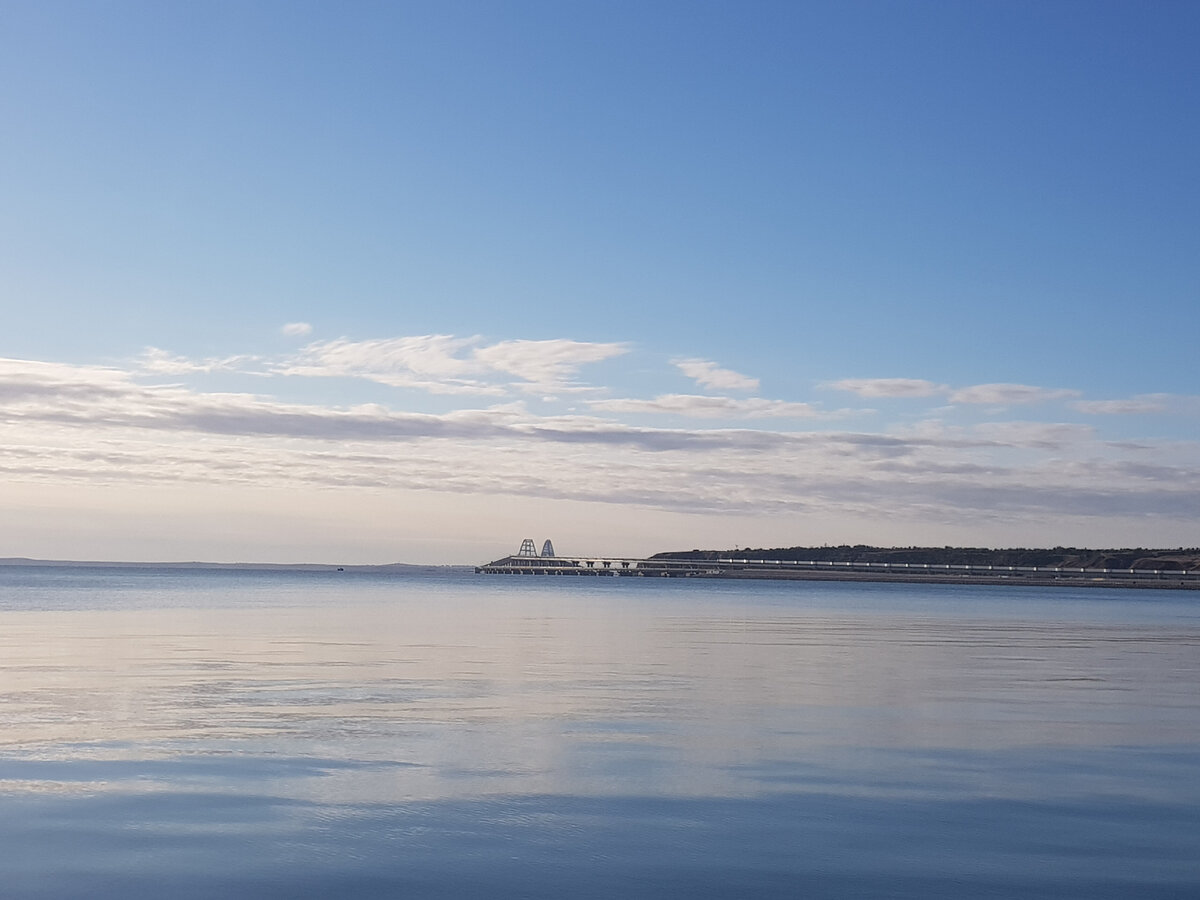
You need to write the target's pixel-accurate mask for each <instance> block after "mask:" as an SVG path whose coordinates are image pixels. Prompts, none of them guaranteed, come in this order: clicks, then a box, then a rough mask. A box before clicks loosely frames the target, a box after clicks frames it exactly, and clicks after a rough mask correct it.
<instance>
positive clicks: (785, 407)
mask: <svg viewBox="0 0 1200 900" xmlns="http://www.w3.org/2000/svg"><path fill="white" fill-rule="evenodd" d="M588 405H589V406H590V407H591V408H592V409H595V410H600V411H602V412H611V413H636V414H642V413H649V414H666V415H675V416H689V417H692V418H700V419H718V418H746V419H759V418H769V417H778V418H783V417H793V418H805V419H811V418H814V417H816V416H819V415H821V414H822V413H821V412H820V411H819V410H817V409H816V408H814V407H813V406H812V405H811V404H809V403H788V402H785V401H783V400H763V399H760V398H758V397H751V398H746V399H735V398H732V397H705V396H700V395H696V394H662V395H660V396H658V397H655V398H654V399H653V400H637V399H632V398H630V399H616V400H593V401H590V402H589V404H588Z"/></svg>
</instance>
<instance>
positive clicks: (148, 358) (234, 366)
mask: <svg viewBox="0 0 1200 900" xmlns="http://www.w3.org/2000/svg"><path fill="white" fill-rule="evenodd" d="M255 359H256V357H253V356H227V357H225V358H223V359H217V358H213V357H210V358H208V359H202V360H194V359H187V358H186V357H183V356H175V355H173V354H171V353H168V352H167V351H166V350H160V349H159V348H157V347H147V348H146V349H145V350H144V351H143V352H142V355H141V357H139V359H138V365H139V367H140V368H141V370H142V371H143V372H149V373H151V374H154V375H189V374H196V373H202V372H234V371H237V370H239V369H242V368H244V367H245V365H246V364H247V363H250V362H253V361H255Z"/></svg>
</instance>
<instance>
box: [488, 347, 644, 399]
mask: <svg viewBox="0 0 1200 900" xmlns="http://www.w3.org/2000/svg"><path fill="white" fill-rule="evenodd" d="M627 352H629V347H628V345H626V344H596V343H589V342H586V341H571V340H548V341H501V342H500V343H498V344H491V345H489V346H484V347H477V348H476V349H475V351H474V353H473V354H472V356H473V358H474V360H475V361H476V362H477V363H479V364H481V365H482V366H483V367H484V368H486V369H490V370H493V371H497V372H505V373H508V374H510V375H515V376H517V377H518V378H520V379H523V380H524V381H526V382H528V384H529V385H530V386H533V387H536V388H538V389H546V390H561V389H563V388H570V387H574V386H575V385H574V384H573V383H572V382H573V379H574V376H575V373H576V372H578V371H579V369H580V368H582V367H583V366H585V365H587V364H589V363H597V362H602V361H604V360H606V359H611V358H612V357H614V356H621V355H622V354H624V353H627Z"/></svg>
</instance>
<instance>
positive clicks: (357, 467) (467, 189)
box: [0, 0, 1200, 564]
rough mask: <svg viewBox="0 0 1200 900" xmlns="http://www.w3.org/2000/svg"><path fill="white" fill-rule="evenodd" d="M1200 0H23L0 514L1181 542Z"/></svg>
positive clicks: (355, 538) (183, 532)
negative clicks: (1145, 0) (1141, 0)
mask: <svg viewBox="0 0 1200 900" xmlns="http://www.w3.org/2000/svg"><path fill="white" fill-rule="evenodd" d="M1197 46H1200V5H1197V4H1195V3H1192V2H1187V0H1178V2H1175V0H1160V2H1156V3H1152V4H1135V3H1128V2H1120V3H1112V2H1104V0H1094V2H1083V0H1078V2H1075V0H1071V2H1065V0H1036V2H1021V0H1004V2H997V0H973V2H970V3H962V2H937V0H911V2H883V0H869V2H864V0H836V2H833V0H829V2H817V0H813V2H805V3H799V2H794V0H792V2H779V3H777V2H767V0H762V2H706V0H688V2H674V0H660V2H643V0H637V2H627V0H604V2H593V0H573V2H570V3H563V2H558V0H553V2H551V0H547V2H525V0H512V2H483V0H476V2H456V0H444V2H443V0H439V2H436V3H435V2H419V3H414V2H366V0H362V2H352V3H345V4H333V3H310V2H302V0H288V2H254V0H237V2H228V3H227V2H221V0H205V2H199V0H195V2H181V3H161V2H147V3H136V2H126V0H113V2H106V3H102V4H98V3H90V2H59V0H37V2H28V0H17V2H14V0H0V326H2V327H0V557H6V556H8V557H23V556H28V557H37V558H48V559H126V560H146V561H160V560H172V561H181V560H208V561H225V562H327V563H345V564H363V563H387V562H410V563H439V564H440V563H464V564H470V563H482V562H485V561H487V560H490V559H494V558H497V557H499V556H503V555H506V554H508V553H512V552H515V551H516V550H517V548H518V546H519V545H520V542H521V540H522V539H523V538H526V537H529V538H533V539H534V540H535V541H536V543H537V545H538V546H539V547H540V546H541V544H542V541H543V540H544V539H546V538H551V539H552V540H553V541H554V544H555V546H556V548H557V549H558V551H559V553H561V554H569V555H627V556H642V555H649V554H651V553H655V552H658V551H662V550H676V549H691V548H693V547H705V548H714V549H718V548H719V549H727V548H733V547H741V548H746V547H778V546H795V545H818V546H819V545H823V544H843V543H850V544H857V543H864V544H876V545H883V546H911V545H921V546H927V545H935V546H941V545H959V546H962V545H965V546H1000V547H1020V546H1024V547H1031V546H1051V547H1052V546H1059V545H1063V546H1090V547H1100V546H1105V547H1137V546H1145V547H1180V546H1185V547H1194V546H1196V545H1198V544H1200V378H1198V370H1200V365H1198V362H1197V361H1198V359H1200V343H1198V341H1200V165H1198V164H1197V160H1200V54H1198V53H1197V52H1196V47H1197Z"/></svg>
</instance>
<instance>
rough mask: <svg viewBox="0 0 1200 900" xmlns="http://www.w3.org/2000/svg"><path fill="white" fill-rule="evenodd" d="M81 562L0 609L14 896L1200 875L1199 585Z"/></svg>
mask: <svg viewBox="0 0 1200 900" xmlns="http://www.w3.org/2000/svg"><path fill="white" fill-rule="evenodd" d="M189 579H190V580H189ZM564 581H565V580H564ZM601 582H603V583H601ZM73 584H74V585H75V586H74V587H69V586H66V583H65V582H63V583H60V586H59V592H60V596H58V597H57V599H55V600H54V601H53V602H52V603H46V604H43V607H44V608H39V607H38V604H37V603H35V602H32V601H31V599H30V598H31V597H36V596H41V595H37V594H30V593H27V592H25V591H24V588H22V590H21V591H20V592H18V593H20V599H18V600H16V601H14V602H12V603H9V604H8V605H7V606H6V608H5V609H4V610H0V672H2V674H3V680H2V681H0V703H2V704H3V708H4V710H5V714H6V728H5V730H4V732H3V734H2V735H0V740H2V741H3V742H4V743H3V746H2V747H0V795H2V796H3V797H4V801H5V802H4V803H3V804H0V844H2V845H3V846H4V847H5V850H6V853H5V857H4V859H2V860H0V877H2V878H3V883H4V884H5V885H6V889H8V890H11V891H14V892H15V894H14V895H15V896H21V897H60V896H67V895H70V893H71V889H70V885H69V884H68V883H67V881H68V880H69V879H70V877H71V876H70V874H69V873H71V872H75V873H80V872H83V873H88V884H89V892H90V896H93V897H101V898H110V897H111V898H116V897H124V896H129V895H132V894H136V893H139V892H140V893H144V890H141V887H143V886H144V885H145V884H147V883H150V882H153V883H154V884H155V890H157V891H162V892H166V893H169V894H170V895H171V896H173V897H212V896H258V895H261V893H262V892H263V891H264V890H265V889H266V887H267V886H269V888H270V890H271V891H274V892H275V893H277V894H285V895H287V896H296V897H305V896H311V897H315V896H328V895H330V893H331V892H333V893H340V894H345V893H346V892H348V891H349V892H352V893H354V894H355V896H380V897H384V896H396V895H397V892H402V893H403V894H404V896H416V897H426V896H428V897H433V896H449V895H458V896H465V895H469V894H471V893H472V892H474V893H475V894H480V895H482V894H486V895H487V896H489V897H504V896H512V897H516V896H521V897H552V896H566V895H570V896H573V897H578V896H583V897H586V896H595V897H600V896H614V895H622V896H633V897H638V896H657V895H658V894H657V893H655V891H654V890H652V887H653V885H656V884H657V885H661V884H663V883H670V884H672V885H673V888H678V887H680V886H681V885H682V886H683V887H684V888H686V887H687V886H688V885H691V888H690V890H691V892H692V893H693V894H694V895H696V896H706V895H707V896H744V895H747V894H753V893H755V892H756V891H757V892H759V893H761V892H763V891H765V892H766V893H768V894H770V893H772V892H775V893H776V894H777V895H778V894H779V892H780V890H781V889H782V888H781V885H784V884H786V885H787V890H788V891H791V890H792V889H793V888H794V887H795V885H796V884H799V883H803V884H804V885H806V886H807V888H808V889H809V890H810V892H815V893H816V895H822V891H824V894H823V895H825V896H847V895H856V894H857V895H863V896H877V895H881V894H887V895H890V896H911V897H918V896H919V897H923V898H927V897H947V898H948V897H957V896H961V895H962V890H963V885H964V883H969V884H970V886H971V887H972V888H973V889H976V888H977V889H978V890H977V891H975V892H976V893H978V892H986V891H987V890H991V891H993V892H996V893H998V895H1004V896H1017V895H1021V896H1034V895H1037V896H1051V895H1053V896H1056V897H1057V896H1067V897H1071V896H1073V897H1080V898H1082V897H1088V898H1089V900H1090V898H1092V897H1095V896H1102V895H1104V890H1105V886H1106V885H1111V884H1112V883H1115V881H1119V880H1120V879H1125V880H1126V881H1127V882H1129V883H1134V882H1136V884H1137V886H1138V887H1139V889H1144V888H1146V887H1147V886H1150V887H1154V886H1156V885H1157V886H1164V885H1165V886H1166V887H1164V890H1174V889H1176V888H1178V887H1179V886H1180V885H1183V886H1185V887H1187V886H1189V885H1190V886H1194V885H1195V884H1197V883H1200V872H1198V871H1197V868H1196V864H1195V862H1194V860H1193V858H1192V857H1193V854H1192V852H1191V851H1192V848H1191V847H1190V845H1189V842H1188V837H1187V836H1188V835H1189V834H1194V833H1195V830H1196V827H1197V826H1198V825H1200V821H1198V820H1197V813H1196V812H1195V810H1197V809H1200V777H1198V775H1200V753H1198V752H1197V751H1196V750H1195V749H1194V744H1193V743H1192V740H1191V736H1192V735H1194V733H1195V731H1194V729H1195V727H1196V725H1197V722H1198V721H1200V698H1197V697H1196V696H1195V695H1194V691H1193V690H1192V686H1193V685H1194V684H1195V683H1196V675H1197V671H1196V670H1197V665H1198V662H1197V655H1196V652H1195V651H1196V647H1197V646H1198V645H1200V627H1198V626H1197V622H1196V614H1195V611H1194V609H1193V608H1192V606H1191V605H1189V603H1188V601H1187V598H1186V597H1184V598H1183V599H1182V600H1181V599H1180V597H1179V595H1177V594H1160V593H1141V592H1137V595H1136V597H1133V596H1131V595H1132V594H1133V593H1134V592H1128V593H1126V594H1119V593H1118V592H1114V591H1107V592H1094V591H1093V592H1088V591H1071V590H1064V591H1061V592H1058V593H1054V594H1053V595H1051V596H1047V595H1045V594H1044V593H1043V592H1040V591H1034V592H1024V593H1022V592H1021V590H1020V589H1010V590H997V589H987V588H980V589H977V590H974V589H965V590H964V589H960V588H952V587H946V586H935V587H933V588H919V589H918V588H910V587H904V586H878V585H850V584H796V583H780V584H773V585H770V584H744V583H743V584H735V583H720V582H713V583H708V582H706V583H691V584H685V583H682V582H679V583H675V582H661V583H660V582H657V581H656V582H654V583H650V582H647V581H644V580H637V581H635V580H631V581H630V582H629V583H626V582H623V581H618V580H609V579H602V580H600V581H597V580H595V579H590V580H589V579H581V580H571V581H570V583H567V584H564V583H562V582H561V581H559V580H557V579H554V580H550V579H529V580H526V579H520V580H516V579H498V580H488V579H482V578H469V577H468V578H463V579H454V578H442V579H421V578H401V579H390V580H389V579H362V580H358V581H353V582H351V581H346V580H340V581H333V580H324V581H322V580H320V579H309V580H307V581H306V580H304V579H297V578H295V577H294V576H280V575H267V574H263V575H253V576H239V578H236V579H232V580H231V579H230V578H229V577H228V575H218V574H211V573H209V574H205V573H190V574H188V575H180V574H179V573H171V574H169V575H168V574H163V573H158V574H155V573H143V574H142V575H140V576H129V575H124V576H121V577H120V578H119V579H117V580H116V582H114V584H115V585H116V586H115V587H112V589H110V590H107V592H106V589H105V579H103V578H98V577H92V576H88V577H86V578H84V579H83V580H80V581H76V582H73ZM1118 597H1120V598H1122V599H1116V598H1118ZM156 598H157V599H156ZM1029 598H1033V599H1029ZM865 848H867V849H865ZM868 849H869V852H868ZM64 862H65V863H67V865H65V867H64ZM59 872H63V873H68V874H64V875H61V876H59V875H57V874H55V873H59ZM195 873H203V874H202V875H199V876H197V875H196V874H195ZM987 873H993V874H992V875H989V874H987ZM996 873H999V874H996ZM1013 873H1021V874H1020V876H1019V877H1018V876H1017V875H1016V874H1013ZM147 879H149V881H148V880H147ZM798 879H799V880H798ZM964 879H965V880H966V881H964ZM989 879H990V880H989ZM1014 879H1015V880H1014ZM1022 879H1024V880H1022ZM1018 882H1019V883H1018ZM432 885H436V886H437V888H436V889H435V888H434V887H432ZM722 885H723V886H726V888H727V889H724V888H720V887H719V886H722ZM1031 885H1033V886H1034V887H1036V888H1037V890H1032V892H1030V891H1031V888H1030V886H1031ZM681 889H682V888H681ZM1039 891H1040V893H1039ZM1185 893H1186V891H1185ZM1110 895H1111V892H1110ZM1139 895H1144V893H1139Z"/></svg>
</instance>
